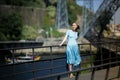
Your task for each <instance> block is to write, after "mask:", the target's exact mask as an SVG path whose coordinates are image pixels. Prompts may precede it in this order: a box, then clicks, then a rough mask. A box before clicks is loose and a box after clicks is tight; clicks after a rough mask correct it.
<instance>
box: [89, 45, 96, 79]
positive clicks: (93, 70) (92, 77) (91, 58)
mask: <svg viewBox="0 0 120 80" xmlns="http://www.w3.org/2000/svg"><path fill="white" fill-rule="evenodd" d="M89 45H90V63H91V67H93V61H92V60H93V57H92V44H91V43H90V44H89ZM94 73H95V69H92V74H91V80H94Z"/></svg>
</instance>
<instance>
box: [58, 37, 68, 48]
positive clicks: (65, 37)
mask: <svg viewBox="0 0 120 80" xmlns="http://www.w3.org/2000/svg"><path fill="white" fill-rule="evenodd" d="M66 39H67V35H66V36H65V37H64V39H63V41H62V42H61V43H60V44H59V46H62V45H63V43H64V42H65V41H66Z"/></svg>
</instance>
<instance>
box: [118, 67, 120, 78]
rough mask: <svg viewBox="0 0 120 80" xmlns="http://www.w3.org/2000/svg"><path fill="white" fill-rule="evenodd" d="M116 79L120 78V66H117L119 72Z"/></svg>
mask: <svg viewBox="0 0 120 80" xmlns="http://www.w3.org/2000/svg"><path fill="white" fill-rule="evenodd" d="M118 78H120V66H119V70H118Z"/></svg>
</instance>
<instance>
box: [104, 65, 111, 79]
mask: <svg viewBox="0 0 120 80" xmlns="http://www.w3.org/2000/svg"><path fill="white" fill-rule="evenodd" d="M109 70H110V68H109V67H108V68H107V71H106V75H105V80H108V75H109Z"/></svg>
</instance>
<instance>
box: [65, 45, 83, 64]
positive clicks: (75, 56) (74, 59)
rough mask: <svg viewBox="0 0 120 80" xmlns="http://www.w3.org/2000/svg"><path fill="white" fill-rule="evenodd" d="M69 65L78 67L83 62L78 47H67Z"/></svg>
mask: <svg viewBox="0 0 120 80" xmlns="http://www.w3.org/2000/svg"><path fill="white" fill-rule="evenodd" d="M66 57H67V64H73V65H74V66H77V65H79V64H80V62H81V57H80V50H79V47H78V45H77V44H76V45H67V48H66Z"/></svg>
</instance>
